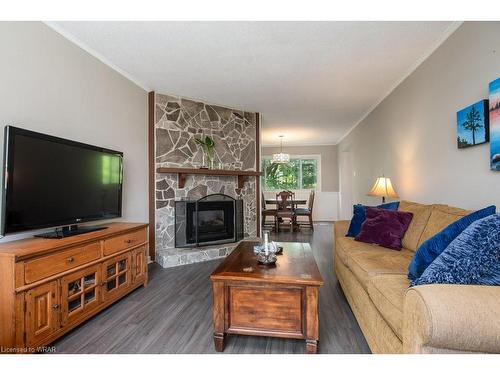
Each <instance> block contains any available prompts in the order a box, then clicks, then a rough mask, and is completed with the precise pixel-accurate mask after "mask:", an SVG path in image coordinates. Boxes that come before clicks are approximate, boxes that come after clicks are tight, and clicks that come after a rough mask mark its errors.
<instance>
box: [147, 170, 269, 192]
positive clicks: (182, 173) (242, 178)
mask: <svg viewBox="0 0 500 375" xmlns="http://www.w3.org/2000/svg"><path fill="white" fill-rule="evenodd" d="M156 171H157V172H158V173H176V174H177V186H178V187H179V189H182V188H183V187H184V184H185V183H186V176H187V175H190V174H202V175H209V176H236V177H238V187H237V189H236V193H238V194H239V193H240V191H241V189H243V186H244V184H245V182H246V181H247V180H248V177H249V176H256V177H258V176H260V175H261V173H260V172H255V171H233V170H226V169H201V168H200V169H194V168H173V167H160V168H157V169H156Z"/></svg>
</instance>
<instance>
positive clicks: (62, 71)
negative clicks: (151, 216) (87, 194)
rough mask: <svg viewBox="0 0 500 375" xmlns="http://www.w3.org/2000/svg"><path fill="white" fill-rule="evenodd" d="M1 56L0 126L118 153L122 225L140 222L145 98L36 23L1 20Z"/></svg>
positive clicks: (144, 195)
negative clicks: (121, 174) (121, 175)
mask: <svg viewBox="0 0 500 375" xmlns="http://www.w3.org/2000/svg"><path fill="white" fill-rule="evenodd" d="M0 51H1V53H0V55H1V58H0V119H1V121H0V125H1V126H2V127H3V126H5V125H14V126H18V127H22V128H27V129H30V130H34V131H38V132H42V133H47V134H51V135H55V136H59V137H63V138H69V139H73V140H76V141H80V142H85V143H90V144H94V145H97V146H102V147H107V148H111V149H114V150H119V151H123V152H124V188H123V217H122V219H121V220H127V221H140V222H146V221H147V219H148V178H147V177H148V169H147V168H148V166H147V93H146V92H145V91H144V90H143V89H141V88H139V87H138V86H136V85H135V84H133V83H132V82H131V81H129V80H127V79H126V78H124V77H123V76H121V75H120V74H118V73H117V72H115V71H114V70H112V69H111V68H109V67H108V66H106V65H105V64H103V63H102V62H100V61H98V60H97V59H95V58H94V57H92V56H91V55H90V54H88V53H87V52H85V51H84V50H82V49H80V48H79V47H77V46H76V45H74V44H73V43H71V42H69V41H68V40H66V39H65V38H63V37H62V36H60V35H59V34H58V33H56V32H55V31H53V30H52V29H50V28H49V27H47V26H46V25H44V24H43V23H41V22H0ZM0 134H1V135H0V142H1V144H2V145H3V130H2V131H1V133H0ZM30 234H32V233H24V234H23V235H21V236H19V235H16V236H7V237H6V238H4V239H3V241H5V240H11V239H14V238H18V237H23V236H28V235H30Z"/></svg>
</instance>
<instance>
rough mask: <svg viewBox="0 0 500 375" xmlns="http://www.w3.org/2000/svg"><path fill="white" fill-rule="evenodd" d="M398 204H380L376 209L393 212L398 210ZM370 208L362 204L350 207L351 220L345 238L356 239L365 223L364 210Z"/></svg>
mask: <svg viewBox="0 0 500 375" xmlns="http://www.w3.org/2000/svg"><path fill="white" fill-rule="evenodd" d="M398 206H399V202H389V203H382V204H380V205H378V206H377V208H385V209H387V210H391V211H395V210H397V209H398ZM367 207H370V206H364V205H362V204H355V205H354V206H352V213H353V215H352V219H351V223H350V224H349V229H348V230H347V234H346V237H356V236H357V235H358V234H359V232H360V231H361V225H363V223H364V222H365V219H366V212H365V210H366V208H367Z"/></svg>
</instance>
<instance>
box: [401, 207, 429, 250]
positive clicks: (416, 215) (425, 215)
mask: <svg viewBox="0 0 500 375" xmlns="http://www.w3.org/2000/svg"><path fill="white" fill-rule="evenodd" d="M398 210H399V211H406V212H411V213H412V214H413V219H412V221H411V223H410V226H409V227H408V230H407V231H406V233H405V235H404V237H403V241H402V244H403V247H404V248H407V249H410V250H413V251H415V250H417V246H418V244H419V242H420V237H421V236H422V232H423V231H424V229H425V226H426V225H427V222H428V221H429V216H430V215H431V212H432V206H431V205H425V204H420V203H415V202H408V201H401V202H400V203H399V208H398Z"/></svg>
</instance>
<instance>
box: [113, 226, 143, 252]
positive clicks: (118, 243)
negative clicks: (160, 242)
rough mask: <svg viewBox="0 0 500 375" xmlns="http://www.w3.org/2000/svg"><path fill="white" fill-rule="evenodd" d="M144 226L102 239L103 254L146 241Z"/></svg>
mask: <svg viewBox="0 0 500 375" xmlns="http://www.w3.org/2000/svg"><path fill="white" fill-rule="evenodd" d="M146 238H147V235H146V228H144V229H140V230H136V231H134V232H130V233H126V234H122V235H121V236H117V237H113V238H110V239H107V240H105V241H104V255H110V254H113V253H116V252H118V251H120V250H125V249H127V248H129V247H132V246H136V245H139V244H141V243H144V242H146Z"/></svg>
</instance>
